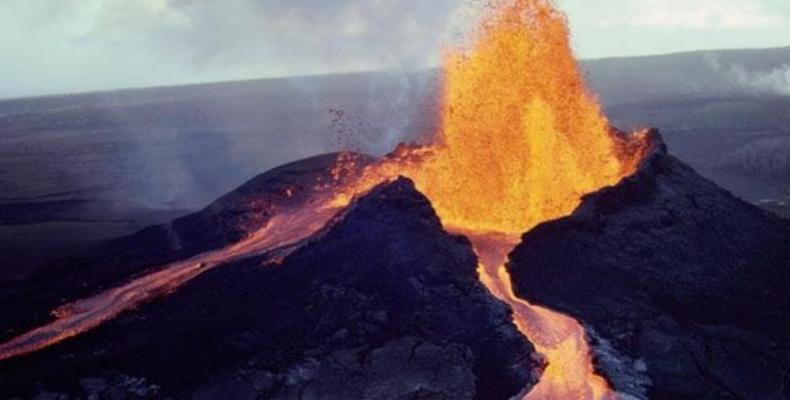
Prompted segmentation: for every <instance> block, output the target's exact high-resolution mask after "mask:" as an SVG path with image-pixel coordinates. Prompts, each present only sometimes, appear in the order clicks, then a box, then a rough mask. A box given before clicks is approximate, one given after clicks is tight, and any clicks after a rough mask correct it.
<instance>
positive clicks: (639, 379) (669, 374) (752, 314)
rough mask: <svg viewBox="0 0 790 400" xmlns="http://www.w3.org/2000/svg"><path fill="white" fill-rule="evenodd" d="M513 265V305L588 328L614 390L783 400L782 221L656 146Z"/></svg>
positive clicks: (787, 299)
mask: <svg viewBox="0 0 790 400" xmlns="http://www.w3.org/2000/svg"><path fill="white" fill-rule="evenodd" d="M508 267H509V269H510V272H511V274H512V275H513V280H514V285H515V286H516V288H515V289H516V292H517V293H518V295H519V296H522V297H524V298H525V299H528V300H530V301H532V302H535V303H538V304H543V305H546V306H548V307H550V308H553V309H556V310H560V311H562V312H565V313H567V314H569V315H572V316H574V317H575V318H578V319H580V320H581V321H583V322H584V323H585V324H586V326H587V327H588V332H589V333H590V336H592V339H593V340H594V341H596V342H597V343H596V344H597V349H598V350H597V351H598V354H597V355H598V359H597V362H598V364H599V366H600V368H601V369H602V371H603V372H604V374H605V375H607V376H608V377H609V379H611V380H612V383H613V384H614V386H615V388H616V389H617V390H619V391H623V392H626V393H629V394H632V395H635V396H637V397H649V398H655V399H785V398H790V348H789V347H788V343H790V292H788V288H790V223H789V222H788V221H787V220H782V219H779V218H777V217H775V216H773V215H771V214H769V213H767V212H764V211H762V210H760V209H758V208H756V207H754V206H752V205H749V204H747V203H745V202H743V201H741V200H739V199H736V198H735V197H733V196H732V195H731V194H730V193H728V192H726V191H724V190H722V189H720V188H718V187H717V186H715V185H714V184H712V183H710V182H708V181H707V180H705V179H703V178H702V177H700V176H699V175H697V174H696V173H695V172H694V171H693V170H691V169H690V168H689V167H687V166H686V165H684V164H683V163H681V162H680V161H678V160H677V159H675V158H674V157H672V156H670V155H668V154H667V153H666V149H665V148H664V147H663V146H659V147H658V148H657V149H656V150H655V151H654V153H653V154H652V155H651V156H650V158H649V159H647V160H646V161H645V162H644V164H643V165H642V167H641V169H640V170H639V171H638V173H637V174H636V175H634V176H632V177H630V178H627V179H625V180H624V181H623V182H621V183H620V184H618V185H616V186H615V187H612V188H607V189H604V190H602V191H600V192H598V193H595V194H592V195H589V196H587V197H586V198H585V199H584V201H583V204H582V205H581V206H580V207H579V208H578V209H577V210H576V212H574V213H573V214H572V215H571V216H569V217H566V218H563V219H559V220H557V221H553V222H548V223H545V224H543V225H541V226H539V227H538V228H536V229H534V230H533V231H531V232H529V233H527V234H525V235H524V237H523V242H522V243H521V244H520V245H519V246H518V247H517V248H516V249H515V250H514V252H513V253H512V254H511V260H510V262H509V265H508Z"/></svg>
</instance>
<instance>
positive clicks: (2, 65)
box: [0, 0, 790, 98]
mask: <svg viewBox="0 0 790 400" xmlns="http://www.w3.org/2000/svg"><path fill="white" fill-rule="evenodd" d="M467 1H469V0H0V98H5V97H18V96H27V95H38V94H48V93H64V92H82V91H89V90H97V89H112V88H122V87H140V86H153V85H162V84H180V83H189V82H205V81H217V80H232V79H245V78H257V77H267V76H288V75H304V74H314V73H325V72H333V71H354V70H369V69H382V68H422V67H427V66H431V65H433V64H435V63H436V60H437V57H436V55H437V48H438V46H439V45H440V43H442V42H448V41H451V40H452V39H453V38H454V37H455V36H454V33H457V32H458V31H459V30H460V29H461V28H460V27H462V26H463V23H465V22H466V21H467V20H468V18H467V17H468V15H467V13H465V12H463V11H459V10H467V9H465V8H463V7H462V8H460V9H459V4H462V3H465V2H467ZM476 1H480V0H476ZM558 3H559V4H560V6H561V8H563V9H564V10H565V11H566V12H567V13H568V15H569V18H570V20H571V23H572V30H573V41H574V46H575V47H576V51H577V54H578V55H579V56H581V57H584V58H598V57H608V56H627V55H643V54H656V53H668V52H676V51H685V50H694V49H714V48H746V47H772V46H787V45H790V1H788V0H596V1H592V0H558ZM467 11H468V10H467Z"/></svg>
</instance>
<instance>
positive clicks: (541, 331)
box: [466, 233, 617, 400]
mask: <svg viewBox="0 0 790 400" xmlns="http://www.w3.org/2000/svg"><path fill="white" fill-rule="evenodd" d="M466 236H467V237H469V239H470V240H471V241H472V243H473V245H474V248H475V252H476V253H477V254H478V258H479V260H480V266H479V268H478V274H479V276H480V281H481V282H482V283H483V284H484V285H485V286H486V287H487V288H488V290H489V291H490V292H491V294H493V295H494V297H496V298H498V299H499V300H501V301H503V302H505V303H507V304H508V305H510V307H511V309H512V310H513V322H514V323H515V324H516V327H517V328H518V330H519V331H520V332H521V333H522V334H523V335H524V336H525V337H526V338H527V339H529V341H530V342H532V344H533V345H535V348H536V350H537V351H538V352H539V353H540V354H542V355H543V356H544V357H545V359H546V360H547V361H548V365H547V366H546V369H545V370H544V371H543V374H542V375H541V377H540V381H539V382H538V384H537V385H536V386H535V387H534V388H532V390H530V391H529V393H527V394H526V395H525V396H524V397H523V399H524V400H546V399H574V400H612V399H616V398H617V396H616V394H615V392H614V391H613V390H611V389H610V388H609V385H608V383H607V382H606V380H605V379H603V378H602V377H601V376H599V375H597V374H596V373H595V369H594V367H593V364H592V360H591V357H590V347H589V345H588V344H587V341H586V337H585V333H584V328H583V327H582V326H581V324H580V323H579V322H578V321H576V320H575V319H573V318H571V317H568V316H565V315H563V314H560V313H558V312H555V311H552V310H549V309H547V308H543V307H539V306H536V305H532V304H530V303H529V302H527V301H525V300H522V299H520V298H518V297H517V296H516V295H515V293H514V292H513V285H512V282H511V280H510V274H509V273H508V271H507V269H506V268H505V261H506V260H507V255H508V253H509V252H510V251H511V250H512V249H513V247H515V246H516V245H517V244H518V242H519V238H518V237H517V236H512V235H501V234H478V235H475V234H470V233H466Z"/></svg>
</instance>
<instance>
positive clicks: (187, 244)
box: [0, 153, 374, 340]
mask: <svg viewBox="0 0 790 400" xmlns="http://www.w3.org/2000/svg"><path fill="white" fill-rule="evenodd" d="M344 159H346V160H347V159H353V162H345V163H344V165H346V166H349V167H348V168H346V169H345V170H337V169H336V166H337V165H338V163H339V162H341V161H342V160H344ZM373 160H374V159H373V158H372V157H367V156H364V155H360V154H356V153H333V154H326V155H321V156H317V157H312V158H308V159H305V160H301V161H297V162H294V163H291V164H287V165H284V166H280V167H278V168H275V169H272V170H270V171H268V172H266V173H263V174H260V175H258V176H256V177H254V178H253V179H251V180H249V181H248V182H246V183H244V184H243V185H241V186H240V187H239V188H237V189H236V190H234V191H232V192H230V193H228V194H227V195H225V196H222V197H220V198H219V199H217V200H216V201H214V202H213V203H211V204H210V205H209V206H207V207H206V208H204V209H203V210H201V211H199V212H196V213H194V214H191V215H187V216H185V217H183V218H179V219H176V220H174V221H172V222H169V223H167V224H162V225H158V226H153V227H150V228H146V229H143V230H141V231H140V232H138V233H136V234H134V235H131V236H128V237H125V238H121V239H117V240H114V241H111V242H108V243H105V244H103V245H101V246H97V247H95V248H93V249H90V250H87V251H84V252H82V253H81V254H78V255H75V256H74V257H71V258H69V259H64V260H61V261H58V262H55V263H52V264H51V265H48V266H47V267H46V268H43V269H42V270H41V271H40V272H39V273H38V274H36V275H34V276H33V277H32V278H30V279H28V280H27V281H26V282H24V283H22V284H12V285H5V286H0V340H6V339H8V338H10V337H12V336H14V335H16V334H18V333H20V332H23V331H25V330H28V329H31V328H33V327H35V326H37V325H41V324H43V323H45V322H47V321H49V320H50V319H51V317H50V312H51V311H52V310H54V309H55V308H57V307H58V306H60V305H61V304H63V303H66V302H70V301H74V300H77V299H80V298H84V297H87V296H89V295H92V294H95V293H97V292H101V291H102V290H103V289H107V288H112V287H115V286H120V285H121V284H123V283H126V282H128V281H129V280H130V279H131V278H133V277H135V276H140V275H143V274H145V273H147V272H150V270H151V269H152V268H157V267H159V266H163V265H166V264H168V263H171V262H174V261H178V260H183V259H186V258H189V257H191V256H194V255H196V254H199V253H202V252H206V251H210V250H215V249H220V248H222V247H224V246H227V245H229V244H232V243H234V242H238V241H240V240H242V239H243V238H244V237H247V236H249V235H251V234H252V233H253V232H255V231H256V230H258V229H260V228H261V227H263V226H265V225H266V224H267V223H269V222H270V221H271V219H272V217H273V216H275V215H277V214H278V213H281V212H283V211H284V210H287V209H289V208H295V207H300V206H303V205H304V204H305V202H307V201H308V199H310V198H311V197H313V196H314V195H315V193H316V192H317V191H320V190H322V189H326V186H327V185H342V184H343V183H344V182H345V181H346V180H347V179H349V177H350V176H351V175H353V173H354V171H353V169H354V168H362V167H363V166H365V165H367V164H368V163H370V162H372V161H373ZM352 167H353V168H352Z"/></svg>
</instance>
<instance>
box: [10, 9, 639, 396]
mask: <svg viewBox="0 0 790 400" xmlns="http://www.w3.org/2000/svg"><path fill="white" fill-rule="evenodd" d="M471 39H472V40H471V41H470V43H471V45H468V46H464V47H461V48H457V49H453V50H451V51H448V52H447V53H446V54H445V57H444V85H443V99H444V101H443V103H442V104H443V105H442V114H441V124H440V131H439V132H438V133H437V135H436V140H435V142H434V143H433V144H431V145H427V146H401V147H400V148H398V149H397V150H396V151H395V152H393V153H392V154H391V155H390V156H388V157H387V158H385V159H384V160H382V161H380V162H379V163H377V164H374V165H372V166H369V167H367V168H366V169H365V170H364V171H363V173H362V174H361V176H360V177H359V178H358V179H357V180H355V181H353V182H352V183H350V184H347V185H345V186H343V187H340V188H335V187H332V188H331V189H330V188H325V189H326V192H325V193H324V194H323V195H320V196H318V198H317V199H316V200H315V201H313V202H309V203H308V204H307V205H305V206H303V207H302V208H301V209H299V210H297V211H294V212H292V214H288V215H285V216H284V217H282V218H283V220H282V221H280V222H277V221H275V224H274V225H271V224H270V226H269V227H267V228H264V229H263V230H262V231H260V232H258V233H256V234H255V235H253V236H252V237H250V238H248V239H246V240H245V241H243V242H241V243H239V244H238V245H235V246H231V247H229V248H226V249H221V250H217V251H215V252H211V253H207V254H204V255H201V256H198V257H196V258H194V259H192V260H188V261H184V262H182V263H176V264H174V265H171V266H169V267H167V268H164V269H162V270H161V272H160V273H158V274H157V275H153V276H149V277H143V278H140V279H139V280H137V281H134V282H132V283H130V284H129V285H127V286H124V287H122V288H119V289H115V290H112V291H108V292H106V293H103V294H100V295H97V296H96V297H94V298H91V299H88V300H83V301H80V302H76V303H74V305H72V306H70V307H71V308H68V307H67V308H66V309H64V310H66V311H65V312H63V313H62V315H58V317H59V319H58V320H56V321H55V322H54V323H53V324H50V325H48V326H45V327H43V328H39V329H37V330H35V331H32V332H30V333H28V334H26V335H23V336H21V337H20V338H17V339H14V340H12V341H11V342H8V343H4V344H2V345H0V360H2V359H3V358H8V357H12V356H15V355H19V354H24V353H28V352H30V351H33V350H36V349H40V348H43V347H46V346H49V345H51V344H53V343H56V342H57V341H60V340H63V339H64V338H66V337H70V336H74V335H76V334H78V333H81V332H84V331H86V330H88V329H91V328H93V327H95V326H97V325H98V324H99V323H101V322H102V321H106V320H107V319H109V318H112V317H114V316H116V315H117V314H118V313H120V312H122V311H124V310H127V309H129V308H131V307H133V306H134V305H136V304H139V303H140V302H142V301H144V300H146V299H148V298H150V297H151V296H152V294H151V293H156V292H159V291H161V289H163V288H164V289H167V290H173V289H174V288H175V287H177V286H179V285H181V284H182V283H183V282H185V281H186V280H188V279H191V277H193V276H195V274H196V272H195V271H197V269H196V268H197V267H196V266H197V265H203V267H202V268H200V269H201V270H205V269H206V267H213V266H216V265H219V264H221V263H226V262H229V261H233V260H235V259H238V258H241V257H246V256H249V255H254V254H260V253H263V252H267V251H270V250H272V249H273V248H275V247H276V246H275V245H286V244H293V243H295V242H298V241H300V240H303V239H305V238H309V237H310V236H311V235H313V234H314V233H315V232H317V231H318V229H320V227H322V226H323V225H324V224H326V223H327V222H328V221H329V220H330V219H331V216H332V215H335V213H337V212H338V211H339V210H342V209H343V207H346V206H347V205H348V204H349V203H350V201H351V199H353V198H354V197H356V196H359V195H360V194H363V193H365V192H367V191H368V190H370V189H371V188H373V187H374V186H376V185H378V184H380V183H382V182H384V181H388V180H391V179H394V178H395V177H397V176H399V175H404V176H408V177H410V178H411V179H412V180H414V181H415V184H416V186H417V188H418V189H419V190H420V191H421V192H422V193H424V194H425V195H426V196H427V197H428V198H429V199H430V201H431V203H432V204H433V206H434V208H435V210H436V212H437V214H438V215H439V216H440V217H441V219H442V221H443V223H444V224H445V226H446V227H447V228H448V229H449V230H451V231H454V232H460V233H465V234H466V235H467V236H469V238H470V239H471V240H472V242H473V244H474V247H475V250H476V251H477V254H478V256H479V258H480V269H479V274H480V280H481V282H482V283H484V284H485V285H486V286H487V287H488V289H489V290H490V291H491V293H492V294H493V295H494V296H496V297H497V298H499V299H501V300H503V301H505V302H506V303H508V304H509V305H510V306H511V307H512V309H513V311H514V322H515V323H516V326H517V327H518V329H519V330H520V331H521V332H522V333H523V334H524V335H525V336H526V337H527V338H529V340H530V341H531V342H532V343H534V344H535V346H536V347H537V349H538V351H539V352H540V353H542V354H543V355H544V356H545V357H546V359H547V361H548V366H547V368H546V370H545V371H544V373H543V375H542V377H541V380H540V382H539V384H538V385H537V386H536V387H535V388H533V390H532V391H531V392H530V393H529V394H527V395H526V397H525V398H527V399H574V400H578V399H596V400H599V399H606V398H610V397H613V396H614V393H613V392H612V390H611V389H609V387H608V385H607V383H606V381H605V380H604V379H603V378H601V377H600V376H598V375H596V374H595V372H594V368H593V364H592V361H591V358H590V351H589V347H588V345H587V342H586V340H585V332H584V329H583V328H582V326H581V325H580V324H579V323H578V322H577V321H575V320H574V319H572V318H570V317H567V316H564V315H562V314H559V313H556V312H553V311H551V310H548V309H545V308H541V307H537V306H534V305H531V304H529V303H527V302H526V301H524V300H521V299H519V298H517V297H516V296H515V294H514V293H513V289H512V285H511V282H510V276H509V275H508V273H507V270H506V269H505V268H504V264H505V261H506V259H507V255H508V253H510V251H512V249H513V247H514V246H515V245H516V244H517V243H518V239H519V237H520V235H521V234H523V233H524V232H527V231H529V230H530V229H532V228H534V227H535V226H536V225H537V224H539V223H541V222H545V221H549V220H553V219H556V218H559V217H562V216H565V215H568V214H570V213H571V212H573V210H574V209H575V208H576V207H578V205H579V204H580V202H581V198H582V196H583V195H585V194H587V193H591V192H595V191H597V190H599V189H601V188H603V187H605V186H610V185H613V184H616V183H617V182H618V181H620V180H621V179H622V178H624V177H626V176H629V175H631V174H632V173H633V172H634V171H635V169H636V168H637V167H638V165H639V163H640V161H641V160H642V158H643V157H644V154H645V152H646V151H647V149H648V146H647V144H646V143H647V141H645V140H644V139H645V137H644V135H643V134H634V135H630V136H627V137H626V136H624V135H620V134H618V133H616V132H614V130H612V129H610V128H609V123H608V121H607V119H606V117H604V116H603V114H602V112H601V109H600V106H599V104H598V103H597V101H596V99H595V98H594V97H593V96H592V95H591V94H590V93H589V92H588V91H587V89H586V88H585V84H584V80H583V78H582V75H581V73H580V71H579V66H578V64H577V62H576V60H575V59H574V57H573V53H572V51H571V48H570V44H569V34H568V28H567V23H566V19H565V17H564V15H562V14H561V13H560V12H558V11H557V10H556V9H555V8H554V7H553V5H552V3H551V2H550V1H548V0H501V1H499V2H497V5H496V6H495V7H492V8H490V12H489V13H488V14H487V15H486V16H485V17H484V18H483V20H482V23H481V24H480V27H479V28H478V30H476V31H475V32H473V34H472V38H471ZM349 162H350V161H349ZM336 169H337V171H342V170H343V169H344V162H342V161H341V162H339V164H338V167H337V168H336ZM333 171H334V170H333ZM327 192H328V193H327ZM289 215H290V216H289ZM272 226H273V227H272ZM140 283H142V284H140ZM130 293H131V294H130ZM140 293H142V294H143V295H141V294H140ZM108 304H109V305H108Z"/></svg>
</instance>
